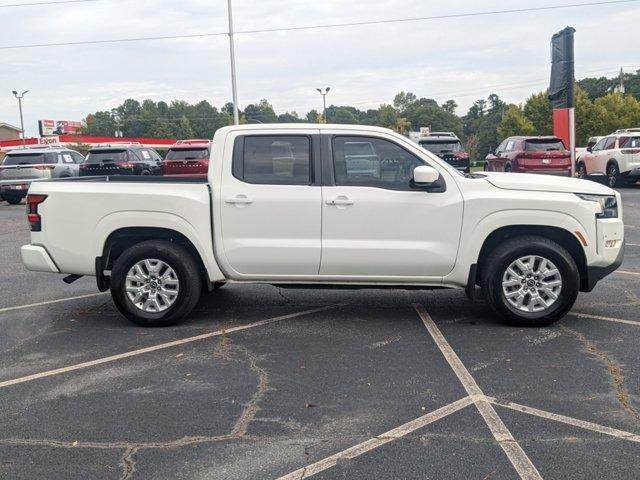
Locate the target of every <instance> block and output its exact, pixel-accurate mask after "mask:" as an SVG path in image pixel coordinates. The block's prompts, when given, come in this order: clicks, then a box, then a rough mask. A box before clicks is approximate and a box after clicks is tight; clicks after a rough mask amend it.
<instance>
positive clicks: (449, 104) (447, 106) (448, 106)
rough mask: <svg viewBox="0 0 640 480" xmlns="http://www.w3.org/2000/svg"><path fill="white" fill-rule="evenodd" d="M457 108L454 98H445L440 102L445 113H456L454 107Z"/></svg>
mask: <svg viewBox="0 0 640 480" xmlns="http://www.w3.org/2000/svg"><path fill="white" fill-rule="evenodd" d="M457 108H458V104H457V103H456V101H455V100H447V101H446V102H444V103H443V104H442V109H443V110H444V111H445V112H447V113H452V114H455V113H456V109H457Z"/></svg>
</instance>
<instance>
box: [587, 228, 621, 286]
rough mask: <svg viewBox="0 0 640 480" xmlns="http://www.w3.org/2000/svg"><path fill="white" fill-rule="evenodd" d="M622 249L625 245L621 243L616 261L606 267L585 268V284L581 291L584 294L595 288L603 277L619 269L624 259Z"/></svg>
mask: <svg viewBox="0 0 640 480" xmlns="http://www.w3.org/2000/svg"><path fill="white" fill-rule="evenodd" d="M624 249H625V244H624V241H623V243H622V247H621V248H620V252H619V253H618V256H617V257H616V259H615V260H614V261H613V263H612V264H611V265H608V266H606V267H598V266H592V267H587V282H586V285H585V286H584V288H583V289H582V290H583V291H585V292H590V291H591V290H593V289H594V288H595V286H596V285H597V283H598V282H599V281H600V280H602V279H603V278H604V277H606V276H607V275H610V274H611V273H613V272H615V271H616V270H617V269H618V268H620V265H622V260H623V259H624Z"/></svg>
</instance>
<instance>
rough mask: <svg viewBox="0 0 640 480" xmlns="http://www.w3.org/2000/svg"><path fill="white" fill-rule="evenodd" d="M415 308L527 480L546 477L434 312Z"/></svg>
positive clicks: (515, 465)
mask: <svg viewBox="0 0 640 480" xmlns="http://www.w3.org/2000/svg"><path fill="white" fill-rule="evenodd" d="M414 308H415V309H416V311H417V312H418V315H420V318H421V319H422V322H423V323H424V326H425V327H427V330H428V331H429V333H430V334H431V337H432V338H433V340H434V341H435V343H436V345H437V346H438V348H439V349H440V351H441V352H442V354H443V355H444V357H445V359H446V360H447V362H448V363H449V366H450V367H451V368H452V370H453V371H454V373H455V374H456V376H457V377H458V379H459V380H460V383H462V386H463V387H464V389H465V390H466V391H467V393H468V394H469V395H470V396H471V398H472V399H473V403H474V404H475V406H476V408H477V409H478V411H479V412H480V415H482V418H484V421H485V422H486V424H487V426H488V427H489V429H490V430H491V433H492V434H493V437H494V438H495V439H496V441H497V442H498V444H499V445H500V447H502V450H503V451H504V453H505V454H506V455H507V457H508V458H509V461H510V462H511V464H512V465H513V467H514V468H515V469H516V471H517V472H518V475H520V478H522V479H523V480H529V479H540V480H541V479H542V476H541V475H540V473H539V472H538V469H537V468H536V467H535V465H534V464H533V463H532V462H531V460H530V459H529V457H528V456H527V454H526V453H525V452H524V450H522V447H520V445H519V444H518V442H516V440H515V439H514V438H513V435H511V432H510V431H509V429H507V426H506V425H505V424H504V423H503V421H502V419H500V417H499V416H498V413H497V412H496V410H495V408H493V406H492V405H491V404H490V403H489V402H488V401H487V400H486V397H485V395H484V393H482V390H481V389H480V387H479V386H478V384H477V383H476V381H475V380H474V378H473V377H472V376H471V374H470V373H469V371H468V370H467V368H466V367H465V366H464V364H463V363H462V361H461V360H460V358H459V357H458V355H457V354H456V352H454V351H453V348H451V345H449V342H447V340H446V339H445V338H444V335H442V332H440V329H439V328H438V327H437V326H436V324H435V322H434V321H433V320H432V319H431V316H430V315H429V313H427V311H426V310H425V308H424V307H423V306H422V305H419V304H415V305H414Z"/></svg>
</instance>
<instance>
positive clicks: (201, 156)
mask: <svg viewBox="0 0 640 480" xmlns="http://www.w3.org/2000/svg"><path fill="white" fill-rule="evenodd" d="M208 158H209V149H208V148H189V149H186V148H180V149H176V150H169V151H168V152H167V156H166V157H165V158H164V159H165V160H207V159H208Z"/></svg>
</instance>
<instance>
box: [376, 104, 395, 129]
mask: <svg viewBox="0 0 640 480" xmlns="http://www.w3.org/2000/svg"><path fill="white" fill-rule="evenodd" d="M377 116H378V119H377V120H378V121H377V124H378V125H379V126H381V127H386V128H395V127H396V126H397V124H398V118H399V115H398V111H397V110H396V109H395V108H393V106H391V105H380V108H379V109H378V115H377Z"/></svg>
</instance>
